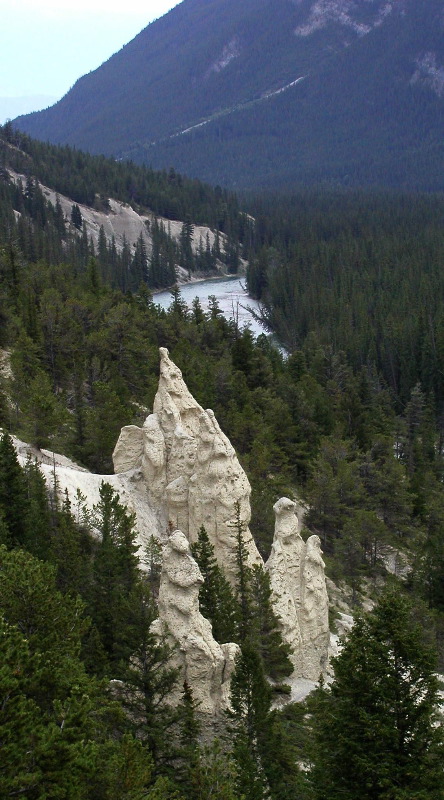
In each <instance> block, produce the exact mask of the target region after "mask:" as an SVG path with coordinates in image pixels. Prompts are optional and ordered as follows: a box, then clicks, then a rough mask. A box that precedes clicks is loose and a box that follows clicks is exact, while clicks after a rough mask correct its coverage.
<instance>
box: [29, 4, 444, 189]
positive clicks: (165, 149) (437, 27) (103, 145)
mask: <svg viewBox="0 0 444 800" xmlns="http://www.w3.org/2000/svg"><path fill="white" fill-rule="evenodd" d="M443 28H444V3H443V0H244V2H243V3H242V4H239V3H238V2H237V0H184V2H182V3H181V4H180V5H179V6H176V8H174V9H173V10H172V11H170V12H169V13H168V14H166V15H165V16H164V17H162V18H161V19H159V20H157V21H156V22H154V23H152V24H151V25H149V26H148V27H147V28H145V29H144V30H143V31H142V32H141V33H140V34H139V35H138V36H136V38H135V39H133V41H131V42H130V43H129V44H127V45H126V46H125V47H124V48H122V50H120V51H119V52H118V53H116V54H115V55H114V56H112V58H110V59H109V61H107V62H106V63H105V64H103V65H102V66H101V67H99V68H98V69H97V70H95V72H92V73H90V74H88V75H86V76H84V77H82V78H81V79H80V80H78V81H77V83H76V84H75V85H74V87H73V88H72V89H71V90H70V91H69V92H68V94H67V95H66V96H65V97H64V98H63V99H62V100H60V101H59V102H58V103H57V104H56V105H55V106H53V107H52V108H50V109H47V110H46V111H41V112H36V113H34V114H31V115H28V116H24V117H19V118H18V119H17V120H16V125H17V126H18V127H19V128H20V129H21V130H23V131H26V132H28V133H29V134H31V135H32V136H34V137H37V138H40V139H46V140H49V141H52V142H57V143H69V144H72V145H75V146H76V147H81V148H83V149H86V150H88V151H90V152H93V153H103V154H105V155H112V156H114V157H115V158H118V159H121V158H122V159H126V158H131V159H133V160H134V161H136V162H139V163H149V164H151V165H152V166H154V167H156V168H158V167H169V166H171V165H173V166H174V167H175V168H177V169H179V170H181V171H182V172H185V173H187V174H189V175H192V176H198V177H200V178H201V179H204V180H206V181H209V182H212V183H219V184H221V185H225V186H229V187H236V188H239V187H258V186H274V187H277V186H281V187H282V186H292V185H294V184H295V183H302V184H313V183H319V182H327V183H329V184H333V185H344V184H345V185H347V184H351V185H389V186H396V187H401V186H402V187H406V188H422V189H428V190H429V189H442V188H443V186H444V158H443V156H444V145H443V142H442V118H443V106H444V44H443V41H444V40H443Z"/></svg>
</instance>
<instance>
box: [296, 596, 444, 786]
mask: <svg viewBox="0 0 444 800" xmlns="http://www.w3.org/2000/svg"><path fill="white" fill-rule="evenodd" d="M434 669H435V655H434V653H433V652H432V651H431V649H430V647H429V646H427V645H426V644H424V641H423V636H422V631H421V628H420V626H419V625H418V624H417V623H416V622H415V621H414V619H413V615H412V609H411V607H410V605H409V603H408V602H407V600H405V599H404V597H403V596H402V595H401V594H400V592H399V591H396V590H388V591H386V593H385V594H384V595H382V596H381V598H380V599H379V601H378V603H377V605H376V606H375V608H374V610H373V611H372V612H371V613H368V614H366V615H362V616H358V617H357V619H356V622H355V625H354V627H353V629H352V631H351V633H350V634H349V637H348V639H347V641H346V642H345V644H344V647H343V650H342V651H341V654H340V655H339V656H338V658H337V659H336V660H335V662H334V674H335V678H334V681H333V683H332V685H331V687H330V688H329V689H325V688H321V689H320V690H319V693H318V698H317V702H316V705H315V708H314V713H315V720H314V732H315V737H316V750H315V754H314V767H313V770H312V778H313V783H314V787H315V790H316V796H317V797H318V798H320V800H336V798H338V800H339V798H344V800H347V799H348V798H349V800H355V799H356V797H358V796H359V797H360V798H363V800H364V798H369V800H370V799H371V800H379V799H380V800H389V799H390V800H408V798H412V797H415V798H418V799H419V798H424V800H427V799H428V798H431V797H433V798H434V799H435V800H438V799H439V798H442V797H444V788H443V787H444V781H443V777H444V772H443V764H444V761H443V754H444V749H443V748H444V742H443V736H442V726H441V725H438V726H437V725H436V723H437V705H438V682H437V679H436V677H435V675H434Z"/></svg>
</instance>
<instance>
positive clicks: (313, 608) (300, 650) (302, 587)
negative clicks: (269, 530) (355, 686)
mask: <svg viewBox="0 0 444 800" xmlns="http://www.w3.org/2000/svg"><path fill="white" fill-rule="evenodd" d="M297 510H298V507H297V506H296V503H293V502H292V500H289V499H288V498H286V497H282V498H281V499H280V500H278V502H277V503H276V504H275V505H274V512H275V515H276V524H275V533H274V540H273V546H272V550H271V554H270V558H269V559H268V561H267V565H266V567H267V570H268V572H269V575H270V583H271V587H272V590H273V606H274V610H275V612H276V613H277V615H278V617H279V619H280V622H281V633H282V637H283V639H284V641H285V642H287V643H288V644H289V645H290V647H291V649H292V654H291V655H290V658H291V660H292V663H293V666H294V676H295V677H298V678H305V679H307V680H311V681H317V680H318V678H319V675H320V673H321V672H324V671H325V669H326V667H327V658H328V645H329V626H328V596H327V588H326V583H325V574H324V562H323V560H322V554H321V548H320V540H319V537H318V536H310V537H309V539H308V540H307V541H306V542H304V540H303V539H302V536H301V535H300V520H299V519H298V516H297V513H296V512H297Z"/></svg>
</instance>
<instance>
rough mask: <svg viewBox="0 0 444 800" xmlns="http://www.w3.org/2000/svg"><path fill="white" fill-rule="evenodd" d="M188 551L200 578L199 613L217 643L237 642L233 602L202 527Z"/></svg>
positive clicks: (235, 613) (229, 588)
mask: <svg viewBox="0 0 444 800" xmlns="http://www.w3.org/2000/svg"><path fill="white" fill-rule="evenodd" d="M191 552H192V554H193V556H194V558H195V559H196V561H197V563H198V565H199V569H200V571H201V573H202V575H203V578H204V583H203V584H202V586H201V589H200V592H199V608H200V612H201V614H203V616H204V617H206V619H209V620H210V622H211V625H212V628H213V636H214V638H215V639H216V641H217V642H219V643H221V644H222V643H223V642H236V641H238V632H237V624H236V623H237V606H236V601H235V598H234V595H233V592H232V589H231V586H230V584H229V583H228V581H227V579H226V578H225V576H224V574H223V572H222V570H221V568H220V567H219V565H218V563H217V560H216V558H215V555H214V547H213V545H212V544H211V542H210V540H209V537H208V534H207V532H206V530H205V528H204V527H203V526H202V527H201V528H200V529H199V532H198V538H197V542H195V543H194V544H192V545H191Z"/></svg>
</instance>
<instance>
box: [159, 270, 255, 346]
mask: <svg viewBox="0 0 444 800" xmlns="http://www.w3.org/2000/svg"><path fill="white" fill-rule="evenodd" d="M180 294H181V296H182V298H183V299H184V300H185V302H186V304H187V305H188V306H189V308H191V303H192V302H193V300H194V298H195V297H198V298H199V300H200V302H201V305H202V308H203V309H204V311H207V309H208V297H209V295H214V296H215V297H216V298H217V302H218V305H219V308H220V309H221V311H222V312H223V314H224V316H225V317H226V318H227V319H237V322H238V325H239V327H240V328H242V327H243V326H244V325H249V327H250V329H251V332H252V333H253V334H254V336H259V334H260V333H266V330H265V329H264V328H263V327H262V325H261V324H260V323H259V322H257V320H255V318H254V317H253V316H252V314H251V313H250V312H249V311H248V308H247V306H249V307H250V308H253V309H254V310H257V311H258V310H259V303H258V302H257V301H256V300H252V298H251V297H249V296H248V294H247V292H246V290H245V279H244V278H226V279H225V278H213V279H209V280H205V281H197V282H196V283H185V284H183V285H182V286H181V287H180ZM153 301H154V303H155V304H156V305H159V306H161V307H162V308H168V307H169V306H170V305H171V292H169V291H166V292H156V293H155V294H154V296H153Z"/></svg>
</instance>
